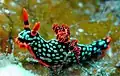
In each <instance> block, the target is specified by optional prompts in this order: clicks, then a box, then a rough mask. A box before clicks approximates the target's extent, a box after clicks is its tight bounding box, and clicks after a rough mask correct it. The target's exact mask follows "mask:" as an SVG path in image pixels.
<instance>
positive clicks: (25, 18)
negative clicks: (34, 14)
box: [23, 8, 28, 21]
mask: <svg viewBox="0 0 120 76" xmlns="http://www.w3.org/2000/svg"><path fill="white" fill-rule="evenodd" d="M23 20H24V21H28V13H27V11H26V9H25V8H23Z"/></svg>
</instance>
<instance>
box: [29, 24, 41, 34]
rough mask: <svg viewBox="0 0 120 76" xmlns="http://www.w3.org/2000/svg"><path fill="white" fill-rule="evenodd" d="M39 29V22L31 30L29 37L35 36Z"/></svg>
mask: <svg viewBox="0 0 120 76" xmlns="http://www.w3.org/2000/svg"><path fill="white" fill-rule="evenodd" d="M39 28H40V22H38V23H35V25H34V27H33V29H32V32H31V35H32V36H35V35H36V34H37V31H38V30H39Z"/></svg>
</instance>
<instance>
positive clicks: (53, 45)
mask: <svg viewBox="0 0 120 76" xmlns="http://www.w3.org/2000/svg"><path fill="white" fill-rule="evenodd" d="M30 32H31V30H30V29H25V30H24V31H22V32H21V33H19V35H18V40H19V41H20V42H23V43H24V42H25V43H27V44H28V45H29V46H30V47H31V48H32V51H33V53H34V54H35V56H36V58H37V59H41V60H43V61H44V62H45V63H47V64H49V65H58V64H63V62H67V63H72V64H74V63H78V62H77V59H76V56H75V53H74V52H69V43H62V42H59V41H58V40H56V39H52V40H49V41H46V40H44V39H43V38H42V37H41V36H40V35H39V34H38V33H37V35H36V36H32V35H31V33H30ZM109 43H110V42H107V39H101V40H98V41H94V42H93V43H92V44H88V45H83V44H77V46H78V47H79V48H81V50H80V55H79V56H78V60H79V61H80V62H83V61H88V60H90V59H91V58H92V57H98V56H100V55H101V54H102V50H105V49H107V48H108V45H109ZM68 52H69V55H68ZM66 55H68V57H67V59H65V58H66Z"/></svg>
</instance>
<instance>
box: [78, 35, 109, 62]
mask: <svg viewBox="0 0 120 76" xmlns="http://www.w3.org/2000/svg"><path fill="white" fill-rule="evenodd" d="M110 42H111V37H106V38H103V39H100V40H98V41H94V42H93V43H92V44H89V45H83V44H78V47H79V48H80V55H79V56H78V57H79V60H80V61H87V60H91V59H100V58H102V57H104V56H105V53H106V51H107V50H108V49H109V48H110Z"/></svg>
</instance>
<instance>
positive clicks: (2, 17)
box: [0, 0, 120, 76]
mask: <svg viewBox="0 0 120 76" xmlns="http://www.w3.org/2000/svg"><path fill="white" fill-rule="evenodd" d="M23 8H26V9H27V11H28V13H29V22H30V25H31V27H33V25H34V24H35V22H37V21H40V23H41V26H40V30H39V33H40V35H41V36H42V37H43V38H44V39H46V40H50V39H53V38H55V34H54V32H53V30H52V24H53V23H58V24H63V23H65V24H68V25H69V27H70V32H71V37H72V38H76V39H78V43H81V44H89V43H91V42H93V41H95V40H98V39H101V38H104V37H106V36H110V37H111V38H112V42H111V48H110V50H109V51H110V52H109V55H107V54H106V56H105V57H104V58H103V59H101V60H99V61H96V62H90V63H89V64H86V65H84V66H83V65H81V66H78V65H74V66H71V67H69V68H66V69H64V70H63V72H62V73H61V74H60V76H62V75H63V76H120V0H0V76H28V75H29V74H30V75H29V76H49V69H48V68H45V67H43V66H42V65H40V64H38V63H37V62H36V61H35V60H34V59H33V58H32V56H31V55H30V53H29V51H28V50H27V49H21V48H19V47H18V46H17V45H16V43H15V38H16V37H17V35H18V33H19V32H20V31H22V30H23V20H22V9H23ZM33 62H34V63H33ZM14 66H15V68H16V67H17V68H19V69H20V70H19V72H18V74H17V72H13V74H11V75H10V74H9V73H12V72H9V71H10V70H13V68H14ZM5 68H6V70H5ZM8 69H9V70H8ZM14 70H16V69H14ZM21 70H22V71H21ZM4 71H5V73H7V71H8V75H7V74H5V73H4ZM23 72H25V73H23ZM19 73H21V75H19Z"/></svg>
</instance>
